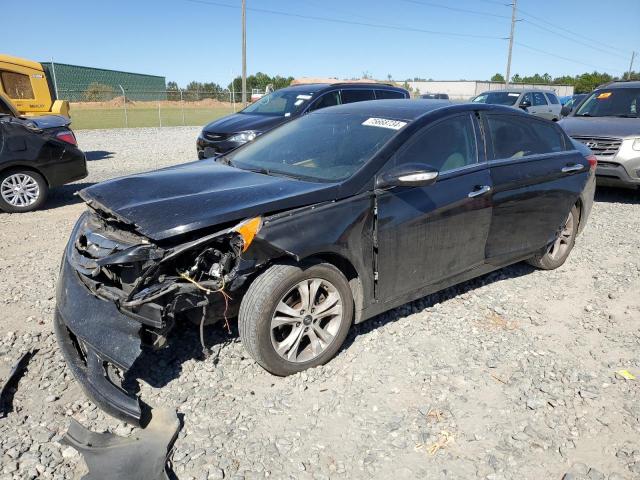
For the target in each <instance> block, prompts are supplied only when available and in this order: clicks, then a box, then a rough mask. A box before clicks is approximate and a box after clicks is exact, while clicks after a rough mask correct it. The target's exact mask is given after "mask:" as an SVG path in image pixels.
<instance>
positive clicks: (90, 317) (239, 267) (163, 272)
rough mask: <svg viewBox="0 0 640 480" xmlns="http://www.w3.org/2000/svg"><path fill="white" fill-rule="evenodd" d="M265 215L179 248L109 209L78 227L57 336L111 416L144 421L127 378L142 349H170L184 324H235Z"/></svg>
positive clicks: (63, 276) (66, 263) (61, 289)
mask: <svg viewBox="0 0 640 480" xmlns="http://www.w3.org/2000/svg"><path fill="white" fill-rule="evenodd" d="M261 222H262V220H261V218H260V217H256V218H254V219H250V220H248V221H246V222H242V223H240V224H238V225H234V226H233V227H230V228H227V229H224V230H221V231H218V232H216V233H213V234H210V235H205V236H203V237H201V238H197V239H191V240H189V241H185V242H183V243H180V244H178V245H169V246H167V245H164V246H159V245H158V244H156V243H154V242H152V241H151V240H149V239H148V238H146V237H144V236H141V235H140V234H138V233H136V231H135V229H134V228H133V226H132V225H130V224H125V223H123V222H122V221H121V220H119V219H118V218H116V217H113V216H111V215H109V213H108V212H104V211H99V210H95V209H92V208H89V210H88V211H87V212H86V213H85V214H83V215H82V217H80V219H79V220H78V222H77V224H76V226H75V227H74V229H73V232H72V235H71V238H70V240H69V243H68V244H67V246H66V249H65V252H64V256H63V259H62V266H61V270H60V277H59V280H58V286H57V306H56V312H55V320H54V325H55V331H56V336H57V339H58V343H59V345H60V348H61V350H62V352H63V355H64V357H65V359H66V361H67V363H68V365H69V367H70V368H71V370H72V372H73V374H74V376H75V377H76V379H77V380H78V382H79V383H80V384H81V386H82V387H83V389H84V391H85V393H86V394H87V395H88V396H89V397H90V398H91V399H92V400H93V401H94V402H95V403H96V404H97V405H98V406H99V407H101V408H102V409H103V410H105V411H106V412H107V413H109V414H111V415H113V416H115V417H118V418H121V419H123V420H126V421H128V422H130V423H135V424H138V423H139V422H140V418H141V410H140V405H139V402H138V399H137V398H135V397H133V396H131V395H129V394H128V393H127V392H126V391H125V390H124V389H123V387H122V379H123V378H124V375H125V374H126V372H127V371H129V370H130V369H131V367H132V366H133V364H134V362H135V361H136V360H137V359H138V357H139V356H140V354H141V353H142V349H143V348H161V347H163V346H164V345H165V343H166V341H167V335H168V334H169V332H170V331H171V330H172V329H173V328H174V327H175V326H176V324H179V323H180V322H182V321H187V320H191V321H192V322H201V323H202V324H205V323H207V324H208V323H213V322H215V321H217V320H220V319H222V318H227V317H232V316H234V315H235V311H236V310H237V304H236V303H234V302H232V301H230V300H231V299H230V296H229V294H228V293H227V292H228V291H231V292H233V291H234V290H235V291H238V290H239V289H240V288H241V285H242V283H243V279H244V278H246V276H247V272H248V271H250V270H252V269H253V268H254V267H255V262H245V261H243V260H242V252H243V250H246V248H247V247H248V244H249V243H251V241H252V239H253V236H255V234H256V232H257V230H258V229H259V228H260V226H261Z"/></svg>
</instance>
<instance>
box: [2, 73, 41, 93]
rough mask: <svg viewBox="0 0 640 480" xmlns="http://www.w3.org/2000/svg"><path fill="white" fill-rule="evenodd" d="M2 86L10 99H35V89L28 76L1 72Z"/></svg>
mask: <svg viewBox="0 0 640 480" xmlns="http://www.w3.org/2000/svg"><path fill="white" fill-rule="evenodd" d="M0 79H2V86H3V87H4V91H5V93H6V94H7V96H8V97H9V98H16V99H23V98H24V99H33V98H34V96H33V89H32V88H31V80H29V76H28V75H23V74H21V73H13V72H1V73H0Z"/></svg>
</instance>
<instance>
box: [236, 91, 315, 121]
mask: <svg viewBox="0 0 640 480" xmlns="http://www.w3.org/2000/svg"><path fill="white" fill-rule="evenodd" d="M312 96H313V92H307V91H304V90H299V89H295V90H289V89H286V88H283V89H282V90H276V91H275V92H273V93H270V94H269V95H265V96H264V97H262V98H261V99H260V100H258V101H256V102H254V103H252V104H251V105H249V106H248V107H247V108H245V109H244V110H241V111H240V113H252V114H255V115H271V116H274V117H290V116H291V115H294V114H296V113H299V112H300V111H301V110H302V109H303V108H304V107H305V105H307V103H308V102H309V100H310V99H311V97H312Z"/></svg>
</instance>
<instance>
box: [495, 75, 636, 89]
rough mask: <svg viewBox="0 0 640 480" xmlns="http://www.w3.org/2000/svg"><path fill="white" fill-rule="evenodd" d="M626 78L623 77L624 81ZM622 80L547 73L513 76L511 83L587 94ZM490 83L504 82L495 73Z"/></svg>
mask: <svg viewBox="0 0 640 480" xmlns="http://www.w3.org/2000/svg"><path fill="white" fill-rule="evenodd" d="M626 78H627V76H626V75H625V76H624V79H626ZM631 79H632V80H640V72H631ZM615 80H622V78H621V77H615V76H613V75H609V74H608V73H604V72H602V73H601V72H591V73H589V72H585V73H581V74H580V75H575V76H571V75H562V76H560V77H552V76H551V75H549V74H548V73H545V74H543V75H540V74H539V73H536V74H535V75H529V76H522V77H521V76H520V75H519V74H517V73H516V74H515V75H513V76H512V77H511V83H537V84H547V85H573V87H574V91H575V93H588V92H590V91H591V90H593V89H594V88H596V87H597V86H599V85H602V84H603V83H608V82H613V81H615ZM491 81H492V82H504V75H502V74H501V73H496V74H495V75H493V76H492V77H491Z"/></svg>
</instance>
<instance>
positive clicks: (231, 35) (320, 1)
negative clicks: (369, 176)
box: [0, 0, 640, 86]
mask: <svg viewBox="0 0 640 480" xmlns="http://www.w3.org/2000/svg"><path fill="white" fill-rule="evenodd" d="M200 2H201V3H200ZM3 3H4V4H3V7H2V12H3V22H2V23H3V41H2V44H1V45H0V53H7V54H11V55H16V56H21V57H26V58H29V59H32V60H39V61H45V60H49V59H51V58H54V60H55V61H57V62H61V63H71V64H78V65H87V66H94V67H102V68H112V69H117V70H125V71H133V72H139V73H149V74H156V75H163V76H165V77H166V78H167V80H175V81H177V82H178V84H180V85H181V86H184V85H186V83H188V82H189V81H190V80H198V81H215V82H218V83H220V84H223V85H225V86H226V85H227V84H228V82H229V81H230V79H231V76H232V73H233V74H236V75H238V74H239V73H240V69H241V61H240V52H241V43H240V41H241V30H240V25H241V24H240V10H239V8H228V7H224V6H221V5H231V6H235V7H239V5H240V3H241V2H240V0H172V1H168V0H155V1H152V0H112V1H109V2H94V1H87V0H67V1H65V2H64V5H63V6H61V5H60V4H59V3H57V2H51V1H50V0H29V1H28V2H27V3H25V2H18V1H16V0H9V1H8V2H3ZM506 3H509V0H504V1H499V0H457V1H454V0H392V1H389V0H387V1H382V0H351V1H345V0H247V5H248V7H249V9H250V10H249V11H248V13H247V31H248V36H247V56H248V65H247V69H248V72H249V73H254V72H257V71H262V72H265V73H268V74H271V75H275V74H281V75H292V76H294V77H297V76H335V77H342V78H351V77H357V76H360V75H362V73H363V72H368V73H369V74H371V75H372V76H373V77H375V78H387V75H388V74H390V75H391V76H392V77H393V78H394V79H398V80H401V79H405V78H412V77H424V78H433V79H436V80H452V79H453V80H455V79H461V78H465V79H480V80H483V79H488V78H489V77H490V76H491V75H492V74H493V73H495V72H501V73H504V70H505V64H506V54H507V41H506V40H503V39H502V38H504V37H507V36H508V34H509V26H510V15H511V7H509V6H506V5H505V4H506ZM26 5H28V7H26ZM439 6H447V7H449V8H450V9H447V8H440V7H439ZM518 7H519V9H521V10H522V13H521V14H520V15H518V18H519V19H522V21H519V22H518V23H517V24H516V34H515V40H516V45H515V46H514V53H513V64H512V70H511V71H512V74H514V73H519V74H520V75H526V74H533V73H536V72H538V73H541V74H543V73H545V72H548V73H550V74H551V75H553V76H557V75H561V74H576V73H582V72H584V71H593V70H594V69H598V70H600V71H607V72H609V73H612V74H616V75H619V74H621V73H622V72H623V71H626V69H627V68H628V66H629V60H630V56H631V51H632V50H636V51H637V52H638V55H636V63H635V68H634V69H635V70H636V71H638V70H640V58H638V57H639V56H640V29H639V28H638V20H639V19H640V0H616V1H609V2H603V1H602V0H560V1H558V0H555V1H551V0H518ZM451 8H452V9H463V10H473V11H475V12H480V13H483V15H480V14H471V13H467V12H461V11H457V10H451ZM251 9H256V10H262V11H256V10H251ZM264 10H270V11H278V12H284V13H286V14H288V15H287V16H286V15H280V14H274V13H269V12H266V11H264ZM531 15H533V16H531ZM309 16H311V17H324V18H330V19H334V20H336V21H337V22H336V21H332V22H330V21H324V20H319V19H318V18H316V19H308V18H303V17H309ZM535 17H537V18H535ZM340 21H342V22H346V23H339V22H340ZM349 22H352V23H349ZM545 22H550V23H551V24H553V25H556V26H564V27H565V30H558V29H557V28H554V26H552V25H549V23H545ZM354 23H355V24H354ZM362 23H367V24H375V25H385V26H387V27H385V28H382V27H373V26H366V25H362ZM545 29H546V30H545ZM549 30H551V31H549ZM427 31H432V32H444V33H448V34H449V35H444V34H441V33H427ZM552 32H557V33H560V35H558V34H556V33H552ZM453 34H464V35H475V36H477V37H462V36H460V37H457V36H454V35H453ZM574 34H579V35H580V36H576V35H574ZM485 36H486V37H497V38H484V37H485ZM572 39H573V40H572ZM574 40H575V41H574ZM532 48H534V49H537V50H538V51H536V50H532ZM542 52H546V53H542ZM549 54H552V55H549ZM553 55H555V56H553ZM559 57H564V58H559Z"/></svg>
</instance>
